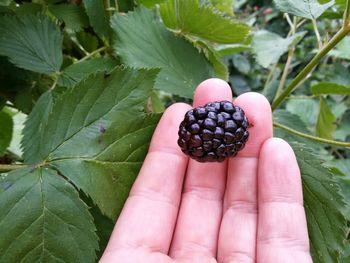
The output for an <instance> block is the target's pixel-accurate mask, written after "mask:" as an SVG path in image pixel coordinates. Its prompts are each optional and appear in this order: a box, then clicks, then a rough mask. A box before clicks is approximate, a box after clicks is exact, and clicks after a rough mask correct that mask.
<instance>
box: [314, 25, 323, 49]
mask: <svg viewBox="0 0 350 263" xmlns="http://www.w3.org/2000/svg"><path fill="white" fill-rule="evenodd" d="M312 26H313V28H314V32H315V35H316V39H317V44H318V48H319V49H322V45H323V44H322V38H321V35H320V32H319V31H318V27H317V22H316V19H314V18H313V19H312Z"/></svg>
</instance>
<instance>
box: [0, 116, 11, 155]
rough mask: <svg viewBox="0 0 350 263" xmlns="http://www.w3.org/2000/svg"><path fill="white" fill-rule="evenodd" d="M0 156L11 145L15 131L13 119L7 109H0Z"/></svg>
mask: <svg viewBox="0 0 350 263" xmlns="http://www.w3.org/2000/svg"><path fill="white" fill-rule="evenodd" d="M0 127H1V128H0V156H1V155H3V154H4V152H5V151H6V149H7V147H8V146H9V145H10V142H11V139H12V131H13V120H12V117H11V115H10V114H8V113H7V112H6V111H5V110H2V111H1V110H0Z"/></svg>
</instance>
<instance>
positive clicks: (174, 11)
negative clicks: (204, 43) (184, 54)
mask: <svg viewBox="0 0 350 263" xmlns="http://www.w3.org/2000/svg"><path fill="white" fill-rule="evenodd" d="M160 15H161V17H162V20H163V22H164V24H165V25H166V26H167V27H169V28H172V29H174V30H176V31H178V32H179V33H180V34H184V35H189V36H195V37H200V38H203V39H206V40H209V41H213V42H217V43H222V44H234V43H242V42H244V41H245V40H246V38H247V37H248V34H249V32H250V27H249V26H248V25H246V24H244V23H242V22H238V21H235V20H233V19H232V18H229V17H224V16H223V15H222V14H220V13H217V12H215V10H214V8H212V7H210V6H200V5H199V3H198V0H175V1H167V2H165V3H164V4H162V5H161V6H160Z"/></svg>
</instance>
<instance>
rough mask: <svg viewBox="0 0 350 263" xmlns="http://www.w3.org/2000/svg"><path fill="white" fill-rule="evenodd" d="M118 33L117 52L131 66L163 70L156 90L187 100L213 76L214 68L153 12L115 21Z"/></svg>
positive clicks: (142, 10)
mask: <svg viewBox="0 0 350 263" xmlns="http://www.w3.org/2000/svg"><path fill="white" fill-rule="evenodd" d="M112 28H113V29H114V31H115V33H116V38H115V41H114V49H115V52H116V53H117V55H119V56H120V57H121V59H122V60H123V62H124V63H125V64H127V65H128V66H131V67H149V68H161V72H160V74H159V76H158V78H157V81H156V85H155V87H156V88H157V89H160V90H164V91H167V92H170V93H173V94H176V95H180V96H182V97H186V98H192V96H193V92H194V89H195V88H196V86H197V85H198V84H199V83H200V82H202V81H203V80H205V79H207V78H210V77H213V76H214V73H213V68H212V66H211V65H210V64H209V63H208V61H207V60H206V58H205V56H204V55H203V54H200V53H199V52H198V50H197V49H196V48H194V47H193V46H192V45H191V44H190V43H188V42H186V41H185V40H184V39H181V38H179V37H177V36H175V35H173V34H172V33H171V32H169V31H167V30H166V29H165V27H164V26H163V25H162V24H161V23H160V22H159V20H158V18H157V17H156V16H155V15H154V13H153V12H152V11H149V10H147V9H145V8H137V9H135V11H134V12H129V13H128V14H127V15H120V14H116V15H114V16H113V18H112Z"/></svg>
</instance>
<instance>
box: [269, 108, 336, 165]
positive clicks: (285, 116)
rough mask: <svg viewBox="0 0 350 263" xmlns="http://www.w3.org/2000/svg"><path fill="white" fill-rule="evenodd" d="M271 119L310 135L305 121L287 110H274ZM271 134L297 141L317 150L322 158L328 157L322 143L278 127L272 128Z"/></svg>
mask: <svg viewBox="0 0 350 263" xmlns="http://www.w3.org/2000/svg"><path fill="white" fill-rule="evenodd" d="M273 120H274V121H276V122H278V123H280V124H282V125H284V126H287V127H290V128H292V129H294V130H297V131H299V132H302V133H305V134H310V135H312V134H311V132H310V130H309V128H308V127H307V126H306V123H305V122H304V121H303V120H302V119H301V118H300V116H298V115H296V114H293V113H291V112H289V111H287V110H275V111H274V112H273ZM273 134H274V136H275V137H278V138H282V139H284V140H287V141H289V142H299V143H302V144H303V145H306V146H307V147H310V148H312V149H314V150H317V151H318V153H319V155H320V156H322V157H324V158H325V157H328V158H329V157H330V156H329V153H328V152H327V151H326V150H325V149H324V145H322V144H320V143H317V142H315V141H312V140H309V139H307V138H303V137H300V136H297V135H295V134H291V133H289V132H287V131H285V130H283V129H280V128H274V131H273ZM327 160H328V159H327Z"/></svg>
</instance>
